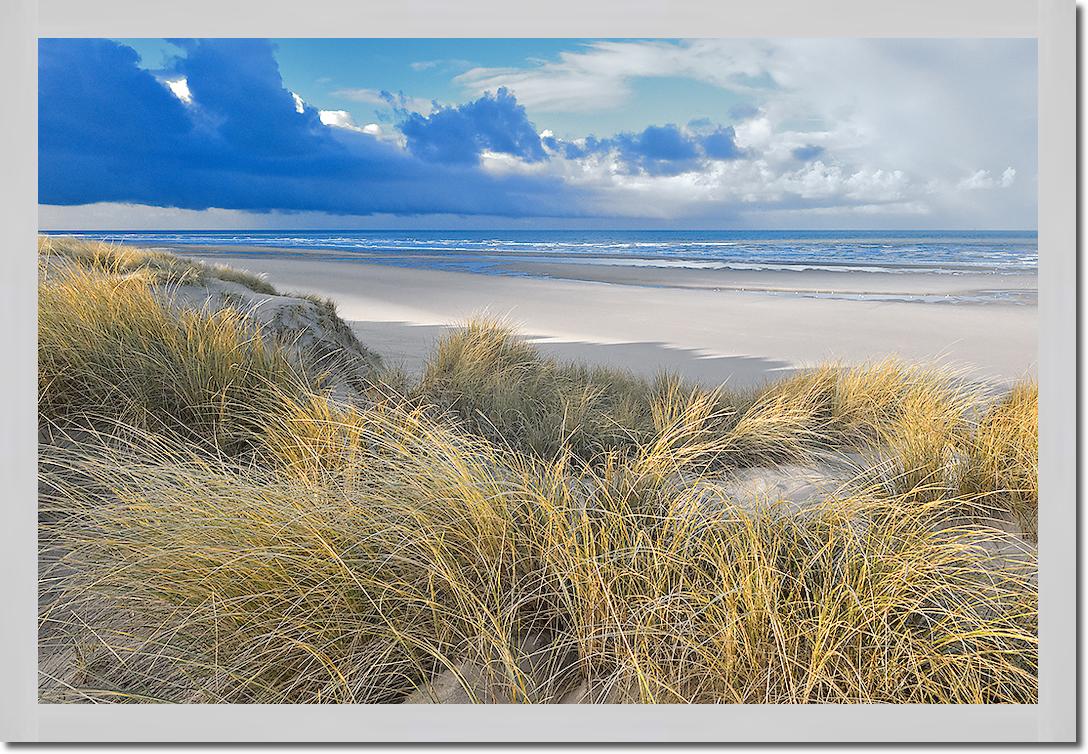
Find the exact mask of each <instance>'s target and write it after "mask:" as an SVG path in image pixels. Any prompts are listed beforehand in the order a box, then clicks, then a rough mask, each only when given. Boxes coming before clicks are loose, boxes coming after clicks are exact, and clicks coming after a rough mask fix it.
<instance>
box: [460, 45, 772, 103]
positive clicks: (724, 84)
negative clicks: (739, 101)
mask: <svg viewBox="0 0 1088 754" xmlns="http://www.w3.org/2000/svg"><path fill="white" fill-rule="evenodd" d="M722 41H723V40H693V41H684V42H680V43H675V42H667V41H647V42H617V41H600V42H591V43H588V44H585V45H583V46H582V48H581V49H580V50H579V51H576V52H574V51H567V52H562V53H560V54H559V56H558V58H557V59H555V60H544V61H534V62H533V63H532V64H531V65H529V66H527V67H524V68H514V67H492V68H488V67H476V68H470V69H469V70H467V71H465V72H464V73H462V74H461V75H459V76H457V77H456V78H455V81H456V82H457V83H458V84H460V85H461V86H462V87H464V88H465V89H466V90H467V91H469V92H471V93H474V94H479V93H482V92H485V91H493V90H495V89H498V88H499V87H505V88H507V89H509V90H510V91H512V92H513V93H514V94H515V95H516V96H517V98H518V100H519V101H520V102H522V103H524V104H525V105H526V106H527V107H530V108H534V109H537V110H541V111H567V112H577V111H595V110H606V109H609V108H613V107H617V106H618V105H620V104H622V103H623V102H625V101H626V100H627V99H628V98H629V97H630V96H631V94H632V91H633V90H632V87H631V84H632V82H633V81H634V80H635V79H637V78H644V77H654V78H660V77H685V78H691V79H694V80H697V81H702V82H704V83H709V84H712V85H714V86H718V87H721V88H723V89H726V90H729V91H733V92H743V93H751V92H755V91H763V90H766V89H768V88H773V87H774V81H773V78H772V77H770V76H768V75H767V71H768V67H769V63H770V60H769V55H770V52H771V50H772V48H771V47H770V46H769V45H768V44H767V43H765V42H763V41H757V40H729V41H728V43H726V44H722Z"/></svg>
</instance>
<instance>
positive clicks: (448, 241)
mask: <svg viewBox="0 0 1088 754" xmlns="http://www.w3.org/2000/svg"><path fill="white" fill-rule="evenodd" d="M51 233H53V234H56V235H76V236H80V237H83V238H93V239H101V240H106V241H111V242H119V243H127V244H135V245H140V246H184V245H214V246H238V247H247V248H246V249H239V250H238V251H239V253H240V254H242V255H266V254H276V253H284V252H281V251H274V249H286V250H292V249H298V250H310V251H314V250H316V251H321V252H325V253H324V254H323V255H322V256H326V257H327V258H330V259H337V260H351V259H359V260H365V261H367V262H372V263H382V264H392V265H397V266H406V267H424V268H430V269H442V270H456V271H467V272H478V273H494V274H516V273H511V272H510V271H509V270H508V269H506V268H505V267H504V265H507V264H510V263H511V262H516V261H530V260H531V261H534V262H539V263H549V264H563V263H569V262H577V263H579V264H599V265H619V266H639V267H660V268H668V267H678V268H689V269H743V270H776V269H784V270H806V269H817V270H843V271H847V270H858V271H870V272H877V271H880V272H907V271H910V272H932V273H956V272H963V271H977V272H991V273H995V274H1002V273H1006V274H1008V273H1024V272H1028V273H1030V272H1034V271H1035V270H1036V269H1037V265H1038V261H1039V251H1038V235H1037V233H1036V232H1035V231H777V230H776V231H703V230H699V231H674V230H667V231H666V230H661V231H657V230H653V231H645V230H638V231H600V230H594V231H583V230H577V231H575V230H552V231H549V230H510V231H462V230H446V231H439V230H434V231H419V230H410V231H409V230H406V231H389V230H375V231H339V230H337V231H309V230H306V231H302V230H277V231H233V230H232V231H176V230H148V231H51ZM265 249H267V251H265ZM288 253H289V252H288Z"/></svg>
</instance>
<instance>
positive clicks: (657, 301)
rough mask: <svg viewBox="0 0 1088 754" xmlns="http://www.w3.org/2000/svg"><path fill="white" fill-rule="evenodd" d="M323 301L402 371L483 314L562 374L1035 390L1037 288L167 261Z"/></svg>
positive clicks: (195, 251) (243, 257) (1023, 281)
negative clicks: (884, 379) (826, 365)
mask: <svg viewBox="0 0 1088 754" xmlns="http://www.w3.org/2000/svg"><path fill="white" fill-rule="evenodd" d="M160 248H165V249H166V250H169V251H172V252H174V253H177V254H181V255H185V256H190V257H193V258H198V259H201V260H204V261H212V262H221V263H223V264H228V265H231V266H233V267H238V268H241V269H246V270H249V271H251V272H254V273H257V274H260V275H262V276H264V277H266V278H267V279H268V281H269V282H270V283H272V284H273V285H274V286H276V287H277V288H279V289H281V290H286V291H294V292H300V293H311V294H319V295H323V296H327V297H329V298H331V299H332V300H333V301H334V302H335V303H336V305H337V308H338V310H339V312H340V314H341V316H343V317H344V318H345V319H346V320H348V321H349V323H350V324H351V326H352V328H353V329H354V330H355V333H356V335H357V336H358V338H359V339H360V341H362V342H363V343H364V344H366V345H367V347H369V348H371V349H373V350H375V351H377V352H378V353H379V354H381V356H382V357H383V359H384V360H385V362H386V363H387V364H389V365H391V366H398V367H402V368H404V369H405V370H406V371H408V372H409V373H416V372H418V370H419V369H420V366H421V364H422V362H423V359H424V358H425V357H426V355H427V353H428V352H429V351H430V350H431V348H432V347H433V345H434V343H435V341H436V340H437V339H438V338H439V337H440V336H441V335H442V334H443V333H445V332H446V331H447V330H448V329H449V328H450V327H453V326H456V325H457V324H458V323H460V322H463V321H464V320H465V319H467V318H468V317H470V316H472V315H474V314H481V313H487V314H490V315H492V316H496V317H500V318H503V319H505V320H507V321H508V322H510V323H511V324H513V325H515V326H516V327H518V328H519V330H520V331H521V332H523V333H524V334H525V336H526V337H527V338H528V339H529V340H530V341H531V342H533V343H534V344H537V345H538V346H539V347H540V348H541V350H543V351H545V352H546V353H549V354H551V355H554V356H556V357H558V358H560V359H564V360H572V361H582V362H587V363H593V364H602V365H608V366H614V367H619V368H622V369H627V370H630V371H632V372H635V373H637V374H640V375H653V374H655V373H658V372H660V371H662V370H668V371H671V372H675V373H678V374H680V375H682V376H684V377H685V378H687V379H690V380H695V381H698V382H700V383H702V384H705V385H711V386H716V385H719V384H722V383H725V384H728V385H731V386H747V385H753V384H761V383H763V382H766V381H767V380H770V379H777V378H780V377H783V376H788V375H789V374H791V373H792V372H793V371H794V370H797V369H800V368H804V367H807V366H811V365H815V364H817V363H821V362H827V361H835V362H842V363H844V364H857V363H864V362H868V361H873V360H879V359H882V358H885V357H889V356H898V357H901V358H903V359H905V360H907V361H910V362H923V363H940V364H943V365H946V366H949V367H952V368H955V369H960V370H963V371H965V372H967V373H969V374H970V375H971V376H972V377H973V378H975V379H978V380H981V381H985V382H992V383H994V384H1006V383H1009V382H1012V381H1015V380H1016V379H1019V378H1022V377H1025V376H1033V375H1034V374H1035V368H1036V362H1037V346H1036V343H1037V328H1038V309H1037V306H1036V305H1035V296H1036V290H1037V286H1036V276H1035V274H1034V273H1033V272H1023V273H1018V274H993V273H987V272H980V271H964V272H959V273H955V274H950V273H947V272H943V273H936V272H927V271H924V270H906V271H897V272H887V271H871V272H868V271H857V270H842V271H837V270H834V269H833V268H826V267H825V268H823V269H805V268H803V267H801V268H793V269H772V270H767V269H763V270H743V269H691V268H688V267H684V268H680V267H677V268H670V267H662V266H631V265H626V266H624V265H603V264H587V263H578V262H577V261H572V262H569V263H563V264H556V263H549V262H545V261H538V260H528V261H524V262H516V263H510V264H508V265H506V266H505V267H504V269H503V272H504V273H506V274H477V273H472V272H462V271H449V270H441V269H426V268H420V267H402V266H394V265H391V264H388V263H382V262H375V261H365V260H355V259H352V260H350V261H345V260H344V259H343V255H339V257H338V258H330V256H331V255H329V254H328V253H323V252H316V251H305V250H299V249H289V250H288V249H282V250H277V249H268V248H261V249H252V248H244V247H225V246H220V247H214V246H207V247H195V246H180V245H179V246H175V247H160Z"/></svg>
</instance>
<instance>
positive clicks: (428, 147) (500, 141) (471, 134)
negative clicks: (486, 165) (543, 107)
mask: <svg viewBox="0 0 1088 754" xmlns="http://www.w3.org/2000/svg"><path fill="white" fill-rule="evenodd" d="M400 130H401V132H402V133H403V134H404V136H405V138H406V139H407V140H408V149H409V151H411V152H412V154H414V155H416V156H417V157H420V158H422V159H424V160H427V161H428V162H441V163H475V162H477V161H478V160H479V157H480V153H481V152H483V151H485V150H486V151H490V152H497V153H500V154H508V155H512V156H514V157H518V158H520V159H522V160H525V161H526V162H539V161H541V160H544V159H546V158H547V154H546V153H545V151H544V147H543V146H542V145H541V143H540V135H539V134H538V133H537V131H536V129H535V128H534V127H533V124H532V123H530V122H529V119H528V117H527V116H526V115H525V108H524V107H522V106H521V105H519V104H518V102H517V100H516V99H515V98H514V96H513V95H512V94H510V92H508V91H507V90H505V89H499V90H498V92H496V93H495V94H494V95H491V94H485V95H483V96H482V97H480V98H479V99H477V100H474V101H472V102H467V103H465V104H463V105H460V106H458V107H443V108H439V109H438V110H436V111H435V112H433V113H432V114H431V115H429V116H424V115H420V114H419V113H408V114H407V118H406V119H405V120H404V121H403V122H402V123H401V125H400Z"/></svg>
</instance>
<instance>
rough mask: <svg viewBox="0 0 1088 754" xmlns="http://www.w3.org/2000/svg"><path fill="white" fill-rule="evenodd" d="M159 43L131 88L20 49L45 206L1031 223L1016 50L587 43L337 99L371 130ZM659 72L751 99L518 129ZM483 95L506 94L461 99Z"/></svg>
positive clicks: (1021, 67) (274, 84) (260, 62)
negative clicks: (551, 55)
mask: <svg viewBox="0 0 1088 754" xmlns="http://www.w3.org/2000/svg"><path fill="white" fill-rule="evenodd" d="M175 44H176V45H177V46H178V48H179V50H180V55H179V56H178V57H177V59H176V60H173V61H172V62H169V63H168V65H169V69H168V70H159V71H148V70H146V69H143V68H141V67H140V65H139V61H138V59H137V56H136V54H135V52H134V51H133V50H131V49H130V48H128V47H126V46H124V45H121V44H117V43H114V42H109V41H105V40H93V39H92V40H88V39H82V40H80V39H65V40H50V39H43V40H41V41H40V44H39V146H40V152H39V167H40V170H39V199H40V202H41V203H42V204H43V205H50V204H51V205H66V206H73V205H83V204H91V203H99V204H98V205H97V206H102V205H101V203H111V202H112V203H126V202H127V203H138V204H144V205H154V206H158V207H166V208H181V209H194V210H201V209H204V208H208V207H219V208H229V209H231V210H240V211H250V212H263V213H267V212H277V211H279V212H284V213H293V212H313V213H330V214H340V215H370V214H373V213H385V214H386V215H387V216H392V215H400V216H406V215H416V214H418V215H427V216H434V217H439V216H441V217H451V216H453V215H458V214H460V215H477V214H485V213H486V214H489V215H499V216H506V217H510V218H515V217H518V218H520V217H524V216H529V215H532V216H535V217H540V218H548V217H553V218H571V217H574V218H579V217H587V216H594V217H629V218H640V217H641V218H647V219H660V220H662V221H666V220H667V221H670V222H677V223H680V222H683V221H685V220H687V219H692V220H694V221H696V222H699V221H702V222H722V223H729V222H736V223H742V222H743V223H746V224H748V225H749V226H752V225H754V226H757V227H758V226H760V225H763V224H764V223H771V224H782V223H784V224H786V225H788V226H792V227H798V225H797V224H795V223H791V222H790V221H789V220H788V219H784V218H789V217H791V216H794V217H797V218H800V222H801V223H802V224H804V223H807V222H808V219H807V218H820V220H819V222H826V223H833V220H834V218H836V217H838V218H846V219H844V220H843V222H853V218H872V223H873V224H878V223H880V222H886V223H895V222H897V221H899V220H902V221H903V222H904V224H903V225H901V226H899V227H907V225H908V224H916V223H919V222H923V223H925V224H927V225H929V226H930V227H953V226H957V227H958V226H973V227H986V226H989V227H1011V226H1018V227H1032V226H1033V225H1034V212H1035V196H1034V190H1035V189H1034V186H1035V181H1034V180H1033V178H1034V175H1035V172H1036V168H1035V164H1036V163H1035V156H1034V150H1035V131H1034V128H1035V125H1034V117H1035V112H1034V91H1035V90H1034V82H1033V76H1034V68H1033V66H1034V57H1033V53H1034V42H1030V41H1029V42H1027V43H1025V42H1024V41H1023V40H955V41H950V40H857V39H842V40H808V39H796V40H764V41H753V40H699V41H696V42H672V41H668V42H617V41H608V42H595V43H591V44H583V45H581V46H579V47H578V48H577V49H575V50H572V51H569V52H567V53H563V54H562V55H560V56H559V57H558V59H556V60H553V61H544V62H541V61H529V62H528V63H527V64H526V66H525V67H523V68H508V69H482V68H476V69H472V70H471V71H468V72H466V73H465V74H463V75H462V76H460V77H458V78H457V81H458V82H460V83H461V84H462V85H463V86H465V87H466V89H467V90H468V91H471V92H473V95H474V96H473V98H472V99H471V100H470V101H467V102H465V103H463V104H459V105H456V106H449V105H445V106H443V105H440V104H438V103H435V102H432V101H428V100H424V99H421V98H416V97H412V96H410V95H408V94H405V93H404V92H397V93H396V94H394V93H391V92H388V91H384V90H372V89H342V90H338V91H337V94H338V95H339V96H342V97H344V98H345V99H350V100H352V101H354V102H360V103H364V104H370V105H373V106H374V107H375V108H376V109H378V110H379V112H378V113H376V117H375V120H378V121H380V122H381V124H382V125H381V126H379V125H378V124H377V123H367V122H366V121H365V120H363V119H359V120H358V121H357V120H356V119H355V118H354V117H353V116H352V113H351V112H349V111H348V110H318V109H316V108H314V107H312V106H309V105H307V104H306V103H305V102H303V101H302V100H301V98H300V97H298V96H297V95H296V94H295V93H293V92H291V91H290V90H288V89H287V88H286V87H285V86H284V84H283V81H282V79H281V77H280V73H279V68H278V65H277V63H276V58H275V54H274V53H275V48H274V46H273V45H272V44H271V43H269V42H267V41H263V40H252V39H236V40H177V41H176V42H175ZM435 68H437V66H434V67H430V68H428V69H427V70H434V69H435ZM665 75H669V76H674V75H682V76H686V77H688V78H692V79H696V80H699V81H702V82H704V83H709V84H711V85H713V86H717V87H719V88H721V89H723V90H727V91H730V92H734V93H737V92H740V93H742V95H743V96H742V99H746V100H751V101H752V102H754V103H755V104H750V105H749V104H740V105H734V104H731V103H733V102H735V101H736V99H737V98H736V97H735V96H733V95H729V96H727V97H725V98H724V99H722V100H721V101H718V102H716V103H715V104H714V106H713V108H712V107H711V106H710V104H708V108H707V112H713V113H720V114H723V115H722V116H720V117H725V116H726V115H727V117H729V118H730V119H731V121H730V122H729V124H728V125H726V124H725V123H720V122H718V120H717V118H709V117H699V118H694V119H692V120H689V121H688V122H687V123H686V124H684V125H676V124H674V123H668V122H666V123H664V125H650V126H646V127H641V128H636V129H631V130H624V131H621V132H619V133H605V134H600V135H599V136H592V135H578V133H577V131H575V132H574V134H573V135H572V134H571V133H570V132H569V128H570V126H569V125H567V126H566V127H565V128H567V129H568V130H567V131H566V133H565V134H564V136H563V137H561V138H560V137H557V136H556V135H555V134H554V133H552V132H551V131H548V130H546V129H538V128H537V126H536V125H535V123H536V122H539V123H541V124H542V125H546V124H548V117H547V115H546V114H542V113H546V112H547V108H549V107H560V108H562V107H570V108H574V109H599V108H601V107H611V106H616V103H622V102H623V101H624V99H625V98H627V97H629V96H631V95H633V94H634V93H635V92H636V90H637V87H636V83H635V82H636V81H637V79H639V78H643V77H656V76H665ZM503 81H507V82H511V86H512V87H513V88H511V89H506V88H503V87H502V86H501V85H500V86H496V87H495V88H493V89H486V90H480V91H477V88H478V87H481V86H484V85H491V84H500V83H501V82H503ZM844 82H848V83H849V86H844ZM477 94H478V96H476V95H477ZM527 101H528V102H529V103H534V102H535V103H536V104H535V105H534V104H530V105H529V107H528V108H527V107H526V102H527ZM709 102H710V100H708V103H709ZM643 106H644V105H643V104H642V103H641V102H640V104H639V107H640V108H641V107H643ZM645 106H646V107H648V106H649V105H645ZM696 112H697V111H696ZM530 113H531V114H532V117H530ZM357 114H358V113H357ZM574 122H575V123H576V122H577V121H574ZM651 122H652V121H651ZM658 123H661V121H658ZM555 127H556V128H557V130H559V126H555ZM583 133H584V132H583ZM1009 163H1011V164H1012V165H1016V166H1017V167H1016V168H1015V169H1014V168H1013V167H1011V166H1010V167H1008V168H1006V169H1005V170H1004V171H1003V172H1000V173H999V172H998V169H997V168H990V169H979V168H978V166H979V165H990V166H994V165H998V166H999V165H1002V164H1009ZM991 171H993V172H991ZM994 189H1001V190H994ZM117 206H130V205H128V204H126V205H121V204H118V205H117ZM791 213H793V215H791ZM919 218H923V219H919ZM813 222H816V221H815V220H814V221H813ZM859 222H860V220H859ZM855 227H859V226H855Z"/></svg>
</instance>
